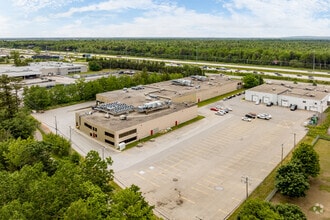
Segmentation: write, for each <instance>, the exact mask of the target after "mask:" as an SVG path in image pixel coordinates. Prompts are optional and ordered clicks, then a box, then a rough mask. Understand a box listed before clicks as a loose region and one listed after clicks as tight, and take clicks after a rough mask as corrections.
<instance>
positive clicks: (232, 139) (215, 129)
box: [116, 96, 312, 220]
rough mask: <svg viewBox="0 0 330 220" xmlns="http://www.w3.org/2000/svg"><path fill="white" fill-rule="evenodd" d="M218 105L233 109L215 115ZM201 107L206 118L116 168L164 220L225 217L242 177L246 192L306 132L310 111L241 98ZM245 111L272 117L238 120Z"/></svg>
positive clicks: (239, 196) (242, 194)
mask: <svg viewBox="0 0 330 220" xmlns="http://www.w3.org/2000/svg"><path fill="white" fill-rule="evenodd" d="M217 104H221V105H225V106H228V107H231V108H232V109H233V111H232V112H230V113H229V114H227V115H224V116H217V115H215V114H214V111H210V110H209V109H210V107H213V106H215V105H217ZM199 111H200V114H201V115H204V116H206V118H205V119H203V120H201V121H199V122H197V123H195V124H192V125H189V126H186V127H184V128H182V129H180V130H178V131H175V132H172V133H169V134H166V135H164V136H162V137H160V138H157V140H156V141H155V142H149V143H145V145H144V146H143V147H142V148H141V149H140V151H143V148H144V149H152V148H158V149H159V148H163V150H160V151H159V152H158V153H155V154H153V155H151V156H150V157H148V158H145V159H144V160H141V161H140V162H138V163H135V164H133V165H132V166H130V167H126V168H124V169H122V170H118V171H117V172H116V178H118V179H120V180H121V181H122V182H123V183H124V184H125V185H130V184H135V185H138V186H139V187H140V188H141V190H142V192H143V195H144V196H145V197H146V198H147V200H148V201H149V202H150V203H151V204H153V205H155V206H156V209H157V211H159V212H160V213H161V214H162V215H163V217H164V218H167V219H183V220H184V219H224V218H226V216H227V215H228V214H229V213H231V211H232V210H233V209H235V207H236V206H238V205H239V204H240V203H241V202H242V201H243V200H244V199H245V198H246V184H245V183H244V181H246V177H248V180H249V184H248V193H250V192H252V191H253V190H254V189H255V188H256V187H257V186H258V184H260V183H261V182H262V180H263V179H264V178H265V177H266V176H267V175H268V174H269V173H270V171H271V170H272V169H274V167H275V166H276V165H277V164H278V163H280V160H281V157H282V144H283V154H284V156H285V155H287V153H288V152H289V151H290V150H291V149H292V148H293V145H294V136H296V142H298V140H300V139H301V138H302V137H303V136H304V135H305V133H306V130H305V128H304V127H303V126H302V125H303V122H304V121H306V119H307V118H308V117H310V116H311V115H312V113H311V112H307V111H294V112H292V111H290V110H289V109H286V108H281V107H277V106H272V107H266V106H265V105H262V104H260V105H255V104H254V103H252V102H246V101H243V100H242V96H239V97H235V98H233V99H230V100H227V101H224V102H218V103H215V104H213V105H210V106H206V107H203V108H200V109H199ZM248 112H255V113H262V112H266V113H269V114H271V115H272V117H273V118H272V119H271V120H263V119H253V120H252V121H251V122H246V121H242V120H241V118H242V116H243V115H244V114H246V113H248ZM294 134H295V135H294ZM127 153H129V154H131V153H133V152H127ZM124 154H125V153H124ZM122 159H123V160H125V156H124V155H123V158H122Z"/></svg>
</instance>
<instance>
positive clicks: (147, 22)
mask: <svg viewBox="0 0 330 220" xmlns="http://www.w3.org/2000/svg"><path fill="white" fill-rule="evenodd" d="M291 36H320V37H330V0H0V38H48V37H50V38H53V37H73V38H77V37H81V38H98V37H100V38H101V37H102V38H115V37H129V38H140V37H151V38H152V37H155V38H158V37H161V38H173V37H178V38H277V37H291Z"/></svg>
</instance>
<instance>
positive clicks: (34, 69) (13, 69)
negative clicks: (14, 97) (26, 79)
mask: <svg viewBox="0 0 330 220" xmlns="http://www.w3.org/2000/svg"><path fill="white" fill-rule="evenodd" d="M72 66H74V67H82V66H84V65H82V64H73V63H63V62H35V63H29V65H28V66H14V65H0V75H8V76H9V77H23V76H31V75H40V74H41V70H43V69H50V68H67V67H72Z"/></svg>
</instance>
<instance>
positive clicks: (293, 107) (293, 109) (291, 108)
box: [290, 104, 298, 111]
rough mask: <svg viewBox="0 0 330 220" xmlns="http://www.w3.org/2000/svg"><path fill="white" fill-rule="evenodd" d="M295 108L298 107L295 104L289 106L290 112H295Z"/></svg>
mask: <svg viewBox="0 0 330 220" xmlns="http://www.w3.org/2000/svg"><path fill="white" fill-rule="evenodd" d="M297 108H298V106H297V105H296V104H291V105H290V110H291V111H295V110H297Z"/></svg>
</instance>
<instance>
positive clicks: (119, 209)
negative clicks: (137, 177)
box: [110, 185, 155, 220]
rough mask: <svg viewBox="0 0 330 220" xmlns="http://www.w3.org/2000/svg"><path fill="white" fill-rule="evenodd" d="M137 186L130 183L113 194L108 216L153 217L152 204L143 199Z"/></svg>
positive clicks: (114, 217)
mask: <svg viewBox="0 0 330 220" xmlns="http://www.w3.org/2000/svg"><path fill="white" fill-rule="evenodd" d="M139 190H140V189H139V187H137V186H135V185H132V186H131V187H129V188H126V189H123V190H121V191H119V192H117V193H116V194H114V195H113V197H112V201H111V205H110V206H111V213H110V217H111V218H113V219H136V220H138V219H155V218H154V216H153V213H152V210H153V208H154V207H153V206H149V205H148V203H147V202H146V201H145V199H144V198H143V196H142V195H141V192H140V191H139Z"/></svg>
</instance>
